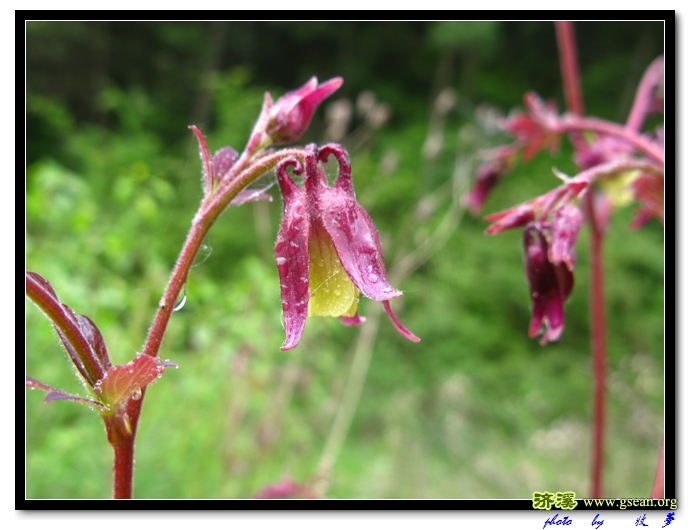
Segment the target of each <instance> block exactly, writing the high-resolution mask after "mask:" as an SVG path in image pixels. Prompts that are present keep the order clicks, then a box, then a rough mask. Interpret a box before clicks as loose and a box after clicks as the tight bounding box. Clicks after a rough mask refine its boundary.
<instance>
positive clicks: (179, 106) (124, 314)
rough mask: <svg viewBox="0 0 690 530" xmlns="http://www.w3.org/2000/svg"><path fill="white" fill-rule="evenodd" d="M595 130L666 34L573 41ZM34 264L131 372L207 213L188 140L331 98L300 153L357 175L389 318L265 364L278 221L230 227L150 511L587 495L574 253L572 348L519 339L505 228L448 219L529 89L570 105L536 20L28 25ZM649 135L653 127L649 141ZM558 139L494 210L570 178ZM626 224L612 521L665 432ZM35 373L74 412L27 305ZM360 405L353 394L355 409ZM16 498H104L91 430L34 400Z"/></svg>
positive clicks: (167, 401) (174, 374)
mask: <svg viewBox="0 0 690 530" xmlns="http://www.w3.org/2000/svg"><path fill="white" fill-rule="evenodd" d="M575 30H576V35H577V41H578V47H579V54H580V64H581V69H582V82H583V94H584V98H585V108H586V112H587V114H590V115H599V116H601V117H603V118H606V119H611V120H616V121H624V120H625V118H626V116H627V111H628V109H629V108H630V105H631V103H632V100H633V96H634V92H635V88H636V85H637V82H638V81H639V79H640V77H641V75H642V73H643V72H644V69H645V68H646V67H647V65H648V64H649V63H650V62H651V61H652V60H653V59H654V58H655V57H656V56H658V55H659V54H661V53H663V25H662V23H642V22H624V23H623V22H621V23H610V22H606V23H576V24H575ZM26 36H27V40H26V45H27V48H26V58H27V96H26V107H27V108H26V112H27V126H28V135H27V177H26V215H27V224H26V226H27V229H26V248H27V250H26V266H27V269H29V270H34V271H36V272H38V273H40V274H41V275H43V276H44V277H45V278H46V279H48V280H49V281H50V282H51V284H52V285H53V287H54V288H55V290H56V292H57V293H58V296H59V297H60V299H61V301H63V302H64V303H66V304H68V305H70V306H71V307H72V308H73V309H74V310H75V311H77V312H78V313H82V314H86V315H88V316H90V317H91V318H92V319H93V320H94V321H95V322H96V324H97V325H98V326H99V328H100V329H101V331H102V333H103V335H104V337H105V340H106V343H107V344H108V348H109V351H110V355H111V359H112V360H113V362H114V363H124V362H127V361H128V360H130V359H131V358H132V356H133V355H134V353H135V352H136V351H138V350H139V349H140V348H141V345H142V344H143V342H144V338H145V335H146V332H147V327H148V325H149V324H150V321H151V318H152V316H153V314H154V310H155V307H156V304H157V302H158V300H159V298H160V295H161V294H162V292H163V288H164V286H165V283H166V281H167V278H168V275H169V273H170V270H171V268H172V265H173V264H174V261H175V259H176V256H177V253H178V251H179V249H180V247H181V245H182V242H183V240H184V237H185V235H186V232H187V230H188V228H189V223H190V220H191V217H192V216H193V214H194V212H195V211H196V208H197V206H198V204H199V201H200V199H201V185H200V162H199V159H198V148H197V145H196V141H195V139H194V138H193V135H192V134H191V132H190V131H189V130H188V129H187V125H189V124H191V123H193V124H196V125H197V126H199V127H200V128H201V129H202V131H203V132H204V133H205V134H206V135H207V136H208V142H209V147H210V149H211V150H212V151H214V150H216V149H218V148H220V147H222V146H224V145H232V146H234V147H235V148H236V149H238V150H241V149H242V148H243V146H244V142H245V141H246V139H247V136H248V133H249V131H250V129H251V126H252V124H253V122H254V120H255V118H256V116H257V115H258V112H259V109H260V105H261V102H262V94H263V91H265V90H269V91H270V92H271V94H272V95H273V97H274V99H275V98H276V97H278V96H280V95H281V94H283V93H285V92H286V91H288V90H291V89H294V88H297V87H299V86H301V85H302V84H303V83H304V82H305V81H306V80H307V79H308V78H309V77H311V76H312V75H316V76H318V78H319V80H322V81H323V80H326V79H328V78H330V77H333V76H338V75H339V76H342V77H343V78H344V79H345V84H344V85H343V87H342V88H341V89H340V90H339V91H338V92H336V93H335V94H334V95H333V96H331V98H329V99H328V100H327V101H326V102H325V103H324V105H323V106H322V108H321V109H319V112H318V113H317V115H316V117H315V119H314V120H313V122H312V126H311V127H310V129H309V130H308V131H307V133H306V134H305V136H304V138H303V143H305V144H306V143H308V142H309V141H317V142H324V141H329V140H337V141H339V142H341V143H342V144H343V145H345V147H346V148H348V150H349V151H350V154H351V157H352V162H353V177H354V183H355V188H356V190H357V192H358V195H357V197H358V200H359V201H360V202H361V203H362V204H363V205H364V207H365V208H366V209H367V210H368V211H369V213H370V215H371V217H372V218H373V220H374V222H375V223H376V226H377V227H378V229H379V232H380V235H381V239H382V244H383V247H384V257H385V259H386V264H387V265H388V268H389V270H390V272H391V276H393V280H392V281H391V283H392V284H393V285H394V286H395V287H397V288H399V289H402V290H404V291H405V296H404V297H403V298H401V299H398V300H396V301H395V302H394V307H395V309H396V311H397V312H398V315H399V316H400V318H401V320H402V321H403V322H404V324H405V325H406V326H408V327H409V328H410V329H411V330H412V331H413V332H414V333H416V334H417V335H419V336H420V337H422V342H421V343H419V344H413V343H411V342H408V341H406V340H404V339H403V338H402V337H400V336H399V335H398V334H397V333H396V331H395V329H394V328H393V326H391V325H390V323H389V322H388V321H387V319H386V317H385V315H384V317H383V318H382V319H381V320H380V322H381V325H380V329H379V326H378V322H379V318H378V317H379V315H380V309H379V308H380V304H378V303H375V302H371V301H369V300H363V301H362V310H361V313H362V314H364V315H367V316H369V317H370V318H369V322H368V323H367V325H365V326H364V327H363V328H362V329H361V330H358V329H354V328H346V327H343V326H341V325H340V324H339V323H338V322H337V320H336V319H322V318H313V319H309V321H308V322H307V327H306V330H305V333H304V336H303V339H302V342H301V343H300V345H299V347H298V348H297V349H295V350H293V351H289V352H280V351H279V349H278V348H279V346H280V345H281V344H282V340H283V330H282V327H281V324H280V300H279V289H278V277H277V271H276V266H275V262H274V260H273V255H272V250H273V243H274V238H275V234H276V232H277V228H278V223H279V219H280V211H281V201H280V198H279V196H278V195H277V194H276V190H275V189H273V190H272V193H273V195H274V197H275V200H274V201H273V203H271V204H267V203H263V204H258V203H257V204H249V205H245V206H242V207H238V208H231V209H229V210H228V211H226V212H225V213H224V214H223V216H222V217H221V218H220V220H219V222H218V223H217V224H216V225H215V226H214V227H213V229H212V230H211V232H210V234H209V236H208V237H207V240H206V248H205V249H204V252H203V253H202V255H200V257H199V258H198V263H197V264H196V265H195V266H194V268H193V269H192V271H191V274H190V278H189V281H188V284H187V287H186V295H187V301H186V305H185V306H184V308H183V309H182V310H180V311H179V312H177V313H175V314H174V315H173V318H172V320H171V322H170V325H169V328H168V332H167V335H166V338H165V341H164V343H163V347H162V349H161V353H160V355H161V357H163V358H169V359H172V360H174V361H175V362H177V363H178V364H179V366H180V369H179V370H174V371H169V372H168V373H166V374H165V376H164V377H163V378H162V379H161V380H160V382H158V383H157V384H155V385H153V386H152V387H151V388H150V389H149V392H148V393H147V397H146V403H145V405H144V409H143V413H142V417H141V422H140V428H139V433H138V438H137V446H136V470H135V485H134V487H135V496H136V497H139V498H159V497H163V498H178V497H179V498H183V497H203V498H227V497H249V496H252V495H254V494H255V493H256V492H257V491H258V490H259V489H261V488H262V487H263V486H265V485H267V484H269V483H274V482H277V481H278V480H280V479H281V478H283V477H292V478H293V479H294V480H296V481H298V482H304V483H307V484H309V485H310V486H311V487H312V488H313V489H314V490H316V491H318V492H319V493H321V494H323V495H326V496H329V497H336V498H352V497H357V498H369V497H374V498H401V497H423V498H531V494H532V492H533V491H552V492H556V491H575V492H576V493H577V494H578V496H586V495H587V491H588V484H589V443H590V441H589V440H590V433H589V430H590V411H591V386H592V381H591V370H590V353H589V333H588V327H589V326H588V306H587V304H588V295H587V287H588V252H587V240H588V234H587V230H586V229H585V228H583V230H582V232H581V236H580V239H579V241H578V244H577V250H578V264H577V269H576V286H575V290H574V292H573V295H572V297H571V299H570V301H569V302H568V304H567V306H566V327H565V331H564V333H563V336H562V338H561V340H560V341H559V342H557V343H555V344H549V345H547V346H545V347H541V346H540V345H539V344H538V342H537V341H534V340H530V339H528V337H527V327H528V323H529V319H530V304H529V295H528V289H527V284H526V281H525V278H524V271H523V265H522V249H521V234H520V233H519V232H518V231H513V232H508V233H504V234H501V235H499V236H493V237H489V236H485V235H484V234H483V230H484V229H485V228H486V226H487V224H488V223H487V222H485V221H483V220H482V219H481V218H473V217H471V216H469V215H466V214H465V212H464V208H463V207H462V205H461V202H460V201H459V197H461V196H462V194H463V193H464V192H466V190H467V189H468V187H469V185H470V178H471V175H472V173H473V172H474V170H475V169H476V167H477V165H478V164H479V163H480V162H481V160H480V158H479V154H480V153H481V151H482V150H484V149H488V148H491V147H493V146H496V145H499V144H501V143H507V142H508V141H509V138H508V137H506V136H504V135H503V134H501V133H500V132H499V130H498V128H497V118H498V117H500V116H503V115H505V114H506V113H508V112H509V111H510V110H511V109H515V108H518V107H519V106H520V104H521V101H522V96H523V95H524V93H525V92H526V91H528V90H534V91H536V92H537V93H539V94H540V95H541V96H542V97H545V98H554V99H555V100H556V101H557V102H558V105H559V108H560V109H563V98H562V90H561V81H560V70H559V65H558V58H557V50H556V45H555V35H554V28H553V24H551V23H546V22H521V23H508V22H396V23H373V22H350V23H342V22H308V23H290V22H245V23H233V22H231V23H220V22H214V23H204V22H189V23H184V22H166V23H148V22H140V23H131V22H121V23H118V22H88V23H85V22H29V23H27V26H26ZM660 121H661V119H659V120H658V121H657V123H659V122H660ZM571 156H572V152H571V150H570V148H569V146H568V145H567V142H566V143H564V144H563V145H562V148H561V151H560V153H559V154H558V156H557V157H555V158H552V157H550V156H549V155H548V154H546V153H542V154H540V155H538V156H537V157H536V158H535V159H534V160H533V161H532V162H531V163H529V164H527V165H524V166H522V167H520V168H519V169H518V170H517V171H515V172H514V173H513V174H511V175H510V176H508V177H506V178H505V180H504V181H503V182H502V183H501V185H500V186H499V187H498V188H497V189H496V190H495V193H494V194H493V195H492V196H491V198H490V200H489V201H488V203H487V205H486V207H485V210H484V212H483V213H484V214H486V213H491V212H494V211H498V210H502V209H505V208H507V207H509V206H511V205H514V204H516V203H518V202H521V201H523V200H526V199H528V198H531V197H533V196H535V195H537V194H540V193H543V192H545V191H547V190H548V189H551V188H552V187H554V186H555V185H557V184H558V181H557V180H556V178H555V177H554V175H553V173H552V171H551V168H552V167H558V168H559V169H560V170H561V171H564V172H566V173H569V174H573V173H574V170H575V166H574V164H573V163H572V161H571ZM632 211H633V207H632V206H629V207H625V208H622V209H620V210H617V211H616V212H615V214H614V216H613V218H612V221H611V226H610V230H609V234H608V237H607V238H606V241H605V266H606V268H605V280H606V296H607V304H608V313H607V317H608V326H609V327H608V344H609V357H608V369H609V373H608V390H609V401H608V408H607V431H606V437H607V446H606V454H605V475H604V476H605V487H604V494H605V496H608V497H644V496H647V495H648V494H649V491H650V488H651V484H652V478H653V473H654V469H655V465H656V460H657V453H658V446H659V441H660V438H661V434H662V428H663V398H664V396H663V386H664V381H663V343H664V332H663V300H664V294H663V285H664V269H663V262H664V258H663V252H664V246H663V238H664V233H663V228H662V227H661V226H660V225H659V223H657V222H656V221H654V222H651V223H648V225H646V226H644V227H642V228H641V229H640V230H637V231H634V232H632V231H630V230H629V229H628V228H627V224H628V223H629V222H630V221H631V219H632ZM26 328H27V336H26V339H27V356H26V373H27V375H30V376H32V377H34V378H36V379H38V380H40V381H42V382H45V383H47V384H50V385H53V386H56V387H58V388H61V389H63V390H66V391H72V392H77V393H81V395H84V390H83V388H81V387H80V385H79V383H78V382H77V380H76V378H75V377H74V374H73V370H72V369H71V367H70V364H69V363H68V362H67V356H66V355H65V353H64V351H62V349H61V347H60V345H59V342H58V340H57V338H56V335H55V333H54V332H53V331H52V329H51V326H50V325H49V323H48V321H47V320H46V319H45V318H44V316H43V315H42V314H41V313H40V312H39V311H38V310H37V309H36V308H35V307H34V306H33V305H31V304H30V303H28V302H27V304H26ZM360 333H361V335H360ZM360 390H361V392H360ZM26 399H27V404H26V496H27V497H29V498H54V497H64V498H74V497H108V496H110V493H111V484H110V470H111V466H112V457H111V449H110V447H109V446H108V444H107V442H106V440H105V436H104V430H103V427H102V426H101V422H100V419H99V418H98V416H97V415H96V414H94V413H92V412H90V411H89V410H87V409H86V408H84V407H79V406H76V405H74V404H72V403H68V402H58V403H52V404H49V405H45V404H43V402H42V399H43V395H42V393H40V392H27V398H26Z"/></svg>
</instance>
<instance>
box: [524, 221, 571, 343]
mask: <svg viewBox="0 0 690 530" xmlns="http://www.w3.org/2000/svg"><path fill="white" fill-rule="evenodd" d="M524 244H525V272H526V273H527V282H528V283H529V288H530V295H531V299H532V321H531V322H530V326H529V337H530V338H534V337H536V336H537V335H538V334H539V332H540V330H541V328H542V324H543V325H544V327H545V331H544V335H543V337H542V339H541V344H542V346H543V345H544V344H546V343H547V342H549V341H555V340H558V338H559V337H560V336H561V333H562V332H563V304H564V303H565V301H566V300H567V298H568V296H569V295H570V292H571V291H572V289H573V282H574V279H573V273H572V272H571V271H570V270H569V269H568V267H567V265H566V264H565V263H564V262H561V263H559V264H558V265H554V264H553V263H551V262H550V261H549V245H548V243H547V241H546V237H545V236H544V234H543V227H542V225H541V224H540V223H530V224H528V225H527V226H525V232H524Z"/></svg>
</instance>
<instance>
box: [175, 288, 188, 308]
mask: <svg viewBox="0 0 690 530" xmlns="http://www.w3.org/2000/svg"><path fill="white" fill-rule="evenodd" d="M186 302H187V284H186V283H185V284H184V287H182V291H180V294H179V295H178V296H177V300H175V306H174V307H173V313H174V312H175V311H179V310H180V309H182V308H183V307H184V305H185V303H186Z"/></svg>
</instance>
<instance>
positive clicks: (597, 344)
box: [584, 189, 606, 498]
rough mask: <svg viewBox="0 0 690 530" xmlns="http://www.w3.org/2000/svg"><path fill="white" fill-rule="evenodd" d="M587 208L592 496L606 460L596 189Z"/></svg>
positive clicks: (598, 487) (601, 281)
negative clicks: (592, 399)
mask: <svg viewBox="0 0 690 530" xmlns="http://www.w3.org/2000/svg"><path fill="white" fill-rule="evenodd" d="M584 203H585V212H586V215H587V220H588V221H589V226H590V231H591V235H590V282H589V305H590V327H591V331H590V334H591V345H592V371H593V374H594V402H593V411H592V423H593V433H592V472H591V473H592V476H591V481H592V482H591V493H590V497H593V498H599V497H601V475H602V467H603V460H604V407H605V403H606V314H605V311H604V307H605V304H604V287H603V284H604V277H603V260H602V245H601V244H602V237H603V231H604V227H603V226H599V224H598V222H597V218H598V216H597V214H596V210H595V207H596V206H595V204H594V192H593V191H592V190H591V189H590V190H589V191H588V192H587V193H586V195H585V197H584Z"/></svg>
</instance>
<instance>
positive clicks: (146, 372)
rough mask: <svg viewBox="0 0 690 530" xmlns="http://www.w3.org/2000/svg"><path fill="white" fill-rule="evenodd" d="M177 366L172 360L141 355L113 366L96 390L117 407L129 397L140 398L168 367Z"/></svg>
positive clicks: (102, 397)
mask: <svg viewBox="0 0 690 530" xmlns="http://www.w3.org/2000/svg"><path fill="white" fill-rule="evenodd" d="M168 366H177V365H175V363H171V362H170V361H166V362H163V361H161V360H160V359H159V358H157V357H156V358H154V357H151V356H149V355H140V356H139V357H137V358H135V359H133V360H131V361H130V362H128V363H127V364H119V365H117V366H112V367H111V368H110V369H109V370H108V373H107V374H105V377H103V380H102V381H101V382H100V384H96V387H95V388H94V391H95V392H96V393H97V394H99V395H100V396H101V399H102V400H103V402H104V403H107V404H108V405H110V406H111V407H112V408H113V409H116V408H117V407H118V406H119V405H121V404H122V403H124V402H125V401H127V400H128V399H129V398H134V399H139V398H140V397H141V391H142V389H143V388H144V387H145V386H146V385H148V384H149V383H151V382H152V381H154V380H156V379H157V378H158V377H159V376H160V375H162V374H163V372H165V369H166V367H168Z"/></svg>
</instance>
